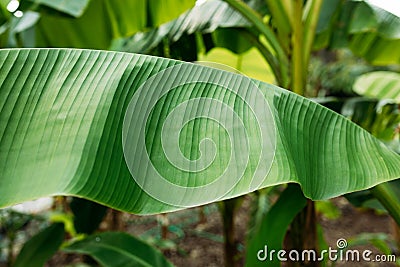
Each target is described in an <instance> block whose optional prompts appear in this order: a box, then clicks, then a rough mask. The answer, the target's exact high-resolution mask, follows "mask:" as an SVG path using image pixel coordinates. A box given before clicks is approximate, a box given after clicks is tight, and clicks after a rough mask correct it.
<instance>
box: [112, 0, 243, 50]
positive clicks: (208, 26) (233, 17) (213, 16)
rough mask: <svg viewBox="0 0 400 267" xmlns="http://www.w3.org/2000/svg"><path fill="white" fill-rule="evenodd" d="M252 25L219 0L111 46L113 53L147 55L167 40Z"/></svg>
mask: <svg viewBox="0 0 400 267" xmlns="http://www.w3.org/2000/svg"><path fill="white" fill-rule="evenodd" d="M249 26H250V23H249V22H248V21H247V20H246V19H245V18H244V17H242V16H241V15H240V14H239V13H238V12H236V11H235V10H234V9H232V8H231V7H229V5H228V4H227V3H225V2H223V1H220V0H210V1H206V2H204V3H203V4H201V5H196V6H195V7H193V8H192V9H190V10H188V11H187V12H185V13H183V14H182V15H180V16H179V17H178V18H177V19H175V20H173V21H170V22H168V23H165V24H162V25H161V26H160V27H158V28H156V29H153V30H150V31H147V32H138V33H136V34H135V35H133V36H132V37H128V38H126V39H124V40H122V41H120V42H118V43H117V44H115V46H113V47H112V49H114V50H119V51H126V52H133V53H147V52H149V51H151V50H152V49H154V48H155V47H156V46H157V45H158V44H159V43H161V42H162V40H163V39H164V38H165V37H167V38H168V39H169V40H171V42H176V41H177V40H179V39H180V38H181V37H182V36H183V35H184V34H192V33H194V32H203V33H210V32H213V31H214V30H216V29H217V28H229V27H249Z"/></svg>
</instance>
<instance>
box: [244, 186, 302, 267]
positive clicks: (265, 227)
mask: <svg viewBox="0 0 400 267" xmlns="http://www.w3.org/2000/svg"><path fill="white" fill-rule="evenodd" d="M305 206H306V199H305V198H304V196H303V195H302V194H301V191H300V190H299V189H298V187H296V186H293V185H289V186H288V187H287V188H286V189H285V191H283V192H282V194H281V195H280V197H279V199H278V201H277V202H276V203H275V204H274V205H273V206H272V208H271V209H270V210H269V211H268V213H267V214H265V216H264V218H263V219H262V223H261V224H260V225H258V230H257V232H253V236H252V238H251V239H250V240H249V241H248V245H247V246H248V247H247V255H246V266H251V267H255V266H281V265H280V262H279V261H278V259H277V258H276V253H275V255H273V257H272V258H271V257H270V252H271V251H272V250H274V251H275V252H277V251H279V250H281V249H282V246H283V240H284V238H285V234H286V231H287V229H288V227H289V225H290V223H291V222H292V221H293V219H294V218H295V216H296V215H297V214H298V213H299V212H300V211H301V210H302V209H303V208H304V207H305ZM282 211H285V212H282ZM272 229H273V230H272ZM265 246H266V247H265ZM260 251H261V252H260ZM285 257H287V256H285ZM260 259H261V260H260Z"/></svg>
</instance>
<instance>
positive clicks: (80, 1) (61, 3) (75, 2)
mask: <svg viewBox="0 0 400 267" xmlns="http://www.w3.org/2000/svg"><path fill="white" fill-rule="evenodd" d="M31 1H33V2H35V3H38V4H41V5H44V6H47V7H51V8H53V9H55V10H57V11H60V12H63V13H65V14H68V15H71V16H74V17H80V16H82V14H83V12H85V9H86V8H87V7H88V5H89V2H90V0H31Z"/></svg>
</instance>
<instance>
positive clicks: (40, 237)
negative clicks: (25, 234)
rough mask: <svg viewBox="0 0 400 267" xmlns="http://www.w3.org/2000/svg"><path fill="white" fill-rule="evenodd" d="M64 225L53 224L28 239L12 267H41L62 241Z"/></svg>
mask: <svg viewBox="0 0 400 267" xmlns="http://www.w3.org/2000/svg"><path fill="white" fill-rule="evenodd" d="M64 233H65V232H64V225H63V224H62V223H55V224H52V225H50V226H49V227H47V228H46V229H44V230H43V231H42V232H40V233H38V234H37V235H35V236H33V237H32V238H31V239H29V240H28V241H27V242H26V243H25V244H24V246H23V247H22V249H21V252H20V253H19V254H18V256H17V258H16V260H15V263H14V265H13V266H14V267H26V266H30V267H41V266H43V265H44V263H45V262H46V261H47V260H48V259H50V257H51V256H52V255H53V254H54V253H56V251H57V250H58V248H59V247H60V245H61V243H62V241H63V240H64Z"/></svg>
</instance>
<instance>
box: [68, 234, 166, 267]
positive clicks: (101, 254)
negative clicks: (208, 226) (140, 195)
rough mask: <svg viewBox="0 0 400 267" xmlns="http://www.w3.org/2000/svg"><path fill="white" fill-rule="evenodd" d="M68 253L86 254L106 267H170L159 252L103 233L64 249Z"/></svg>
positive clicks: (124, 237) (125, 237) (129, 238)
mask: <svg viewBox="0 0 400 267" xmlns="http://www.w3.org/2000/svg"><path fill="white" fill-rule="evenodd" d="M63 251H65V252H68V253H80V254H86V255H89V256H91V257H92V258H94V259H95V260H96V261H97V262H98V263H100V264H101V265H102V266H107V267H125V266H126V267H172V266H173V265H172V263H170V262H169V261H168V260H167V259H166V258H165V257H164V256H163V254H162V253H161V252H159V251H158V250H156V249H155V248H153V247H152V246H150V245H148V244H146V243H144V242H143V241H141V240H139V239H136V238H134V237H133V236H131V235H128V234H126V233H120V232H105V233H101V234H98V235H93V236H89V237H87V238H85V239H84V240H82V241H78V242H76V243H73V244H72V245H70V246H68V247H65V248H64V249H63Z"/></svg>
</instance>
